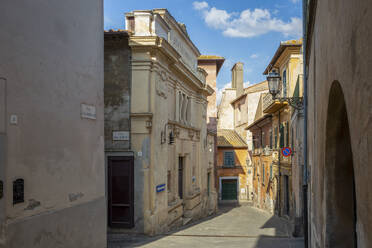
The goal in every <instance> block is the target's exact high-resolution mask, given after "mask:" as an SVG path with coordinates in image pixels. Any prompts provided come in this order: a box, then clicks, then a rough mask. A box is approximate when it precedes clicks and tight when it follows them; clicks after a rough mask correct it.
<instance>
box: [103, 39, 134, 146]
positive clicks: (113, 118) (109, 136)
mask: <svg viewBox="0 0 372 248" xmlns="http://www.w3.org/2000/svg"><path fill="white" fill-rule="evenodd" d="M114 35H115V34H114V33H113V34H111V36H114ZM104 50H105V55H104V74H105V76H104V78H105V86H104V102H105V150H106V151H115V150H116V151H123V150H128V149H129V148H130V139H128V140H121V141H118V140H115V141H114V140H113V132H114V131H124V132H129V131H130V86H131V84H130V78H131V65H130V61H131V52H130V48H129V45H128V35H127V34H122V35H121V36H120V34H117V37H110V34H106V33H105V48H104Z"/></svg>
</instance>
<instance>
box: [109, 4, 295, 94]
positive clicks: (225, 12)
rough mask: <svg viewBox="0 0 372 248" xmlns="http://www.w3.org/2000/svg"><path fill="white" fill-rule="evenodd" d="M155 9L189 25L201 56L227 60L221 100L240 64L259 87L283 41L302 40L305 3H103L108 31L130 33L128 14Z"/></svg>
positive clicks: (249, 80) (248, 82)
mask: <svg viewBox="0 0 372 248" xmlns="http://www.w3.org/2000/svg"><path fill="white" fill-rule="evenodd" d="M154 8H166V9H168V11H169V12H170V13H171V14H172V16H173V17H174V18H175V19H176V20H177V21H178V22H181V23H184V24H185V25H186V27H187V32H188V34H189V36H190V38H191V40H192V41H193V43H194V44H195V45H196V46H197V47H198V49H199V51H200V52H201V54H205V55H218V56H222V57H224V58H225V63H224V65H223V66H222V68H221V70H220V73H219V75H218V78H217V88H218V92H217V97H218V98H220V97H221V92H222V90H223V89H224V88H226V87H229V86H230V85H231V68H232V66H233V65H234V64H235V63H236V62H243V63H244V82H245V86H248V85H251V84H255V83H259V82H261V81H263V80H265V76H264V75H262V72H263V71H264V70H265V68H266V66H267V65H268V63H269V62H270V60H271V58H272V57H273V55H274V53H275V51H276V49H277V48H278V46H279V44H280V41H285V40H290V39H299V38H301V36H302V19H301V18H302V1H301V0H228V1H227V0H213V1H212V0H206V1H192V0H136V1H133V0H131V1H123V0H104V18H105V19H104V20H105V22H104V27H105V29H118V28H120V29H125V17H124V14H125V13H127V12H130V11H132V10H145V9H154Z"/></svg>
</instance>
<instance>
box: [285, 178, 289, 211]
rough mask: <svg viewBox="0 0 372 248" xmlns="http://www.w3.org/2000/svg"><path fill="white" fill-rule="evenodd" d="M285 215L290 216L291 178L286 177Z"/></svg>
mask: <svg viewBox="0 0 372 248" xmlns="http://www.w3.org/2000/svg"><path fill="white" fill-rule="evenodd" d="M284 208H285V209H284V214H285V215H288V216H289V177H288V176H284Z"/></svg>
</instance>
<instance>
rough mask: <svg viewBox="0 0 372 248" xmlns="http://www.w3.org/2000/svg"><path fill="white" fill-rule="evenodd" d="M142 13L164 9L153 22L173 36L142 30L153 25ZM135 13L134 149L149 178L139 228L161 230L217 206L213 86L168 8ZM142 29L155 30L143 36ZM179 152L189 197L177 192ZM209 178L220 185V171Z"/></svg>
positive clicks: (142, 179) (185, 192)
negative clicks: (210, 113) (210, 126)
mask: <svg viewBox="0 0 372 248" xmlns="http://www.w3.org/2000/svg"><path fill="white" fill-rule="evenodd" d="M142 13H146V14H145V15H144V16H146V18H148V17H147V14H149V15H154V14H157V13H158V14H159V15H160V16H161V18H162V19H158V17H157V18H154V19H151V21H155V22H157V21H159V22H160V21H164V22H166V24H167V25H168V26H169V27H170V34H169V37H170V41H169V43H166V42H164V40H162V39H158V38H157V37H153V36H150V34H147V31H146V32H145V31H144V32H143V33H141V32H142V31H143V30H148V27H147V26H146V25H150V24H149V23H148V22H147V21H146V22H142V20H140V19H141V18H142ZM131 14H133V15H134V17H135V18H136V19H135V20H137V18H140V19H138V20H140V21H139V22H138V23H137V22H136V24H135V25H136V26H135V33H134V34H132V35H131V36H130V41H129V45H130V47H131V51H132V60H131V62H132V71H131V80H132V88H131V100H130V102H131V149H132V150H133V152H134V155H135V167H138V168H140V170H141V171H142V173H143V176H142V177H139V178H138V177H136V178H135V181H136V180H138V181H139V182H140V183H142V184H143V195H142V199H143V202H142V208H141V211H143V226H141V227H140V228H139V229H138V230H139V231H140V232H143V233H146V234H150V235H154V234H159V233H164V232H166V231H168V230H169V229H170V228H172V227H174V226H179V225H182V224H185V223H187V222H189V221H191V220H195V219H198V218H200V217H201V216H203V214H204V215H205V214H210V213H213V212H215V210H216V200H217V197H216V192H215V190H214V187H211V192H210V193H211V194H210V195H209V196H208V195H207V175H208V172H210V171H211V170H212V169H213V162H214V161H213V158H214V157H213V153H214V150H213V147H214V143H213V142H214V138H213V136H212V137H211V135H208V133H207V104H208V102H207V96H210V95H212V93H213V90H212V88H211V87H210V86H208V85H207V84H206V82H205V76H206V73H205V72H204V71H203V70H197V71H196V70H194V69H195V68H196V66H197V64H196V63H197V60H196V59H197V57H198V56H200V53H199V52H198V51H197V49H196V47H195V46H194V45H193V44H192V42H191V40H189V38H188V36H187V35H186V34H185V31H183V30H181V26H180V25H179V24H178V23H177V22H176V21H175V20H174V19H173V17H171V16H170V15H169V13H168V12H167V11H166V10H165V9H157V10H152V11H151V10H150V11H140V12H136V11H134V12H133V13H130V14H129V15H131ZM159 18H160V17H159ZM137 25H140V26H137ZM141 30H142V31H141ZM143 34H145V35H148V36H147V37H143V36H139V35H143ZM170 45H171V46H170ZM194 67H195V68H194ZM193 68H194V69H193ZM190 70H191V71H190ZM171 137H173V138H174V140H173V143H171V142H170V141H171ZM210 153H211V154H210ZM209 154H210V155H209ZM180 157H182V158H183V161H184V166H183V185H182V186H181V187H182V188H183V197H182V199H181V198H180V197H179V191H178V189H179V188H178V187H179V184H178V182H179V181H178V179H179V158H180ZM136 176H138V175H136ZM210 179H211V182H210V183H211V184H213V183H214V181H213V177H212V178H210ZM163 184H165V185H166V189H165V190H164V191H160V192H157V191H156V187H157V186H159V185H163ZM140 229H142V230H140Z"/></svg>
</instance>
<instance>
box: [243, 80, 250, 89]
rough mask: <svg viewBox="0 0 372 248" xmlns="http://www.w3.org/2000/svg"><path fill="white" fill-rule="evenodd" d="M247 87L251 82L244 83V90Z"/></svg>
mask: <svg viewBox="0 0 372 248" xmlns="http://www.w3.org/2000/svg"><path fill="white" fill-rule="evenodd" d="M249 85H251V82H249V81H247V82H245V83H244V84H243V87H244V88H247V87H248V86H249Z"/></svg>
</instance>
